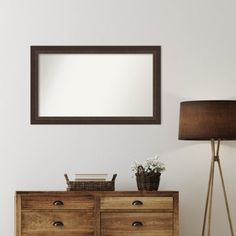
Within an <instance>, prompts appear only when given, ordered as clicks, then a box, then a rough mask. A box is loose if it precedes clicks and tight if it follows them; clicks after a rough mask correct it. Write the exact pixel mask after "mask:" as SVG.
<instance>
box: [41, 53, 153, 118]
mask: <svg viewBox="0 0 236 236" xmlns="http://www.w3.org/2000/svg"><path fill="white" fill-rule="evenodd" d="M152 65H153V62H152V54H125V55H123V54H113V55H110V54H101V55H100V54H72V55H71V54H41V55H39V115H40V116H152V113H153V109H152V108H153V104H152V100H153V91H152V90H153V89H152V88H153V70H152Z"/></svg>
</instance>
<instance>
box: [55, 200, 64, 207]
mask: <svg viewBox="0 0 236 236" xmlns="http://www.w3.org/2000/svg"><path fill="white" fill-rule="evenodd" d="M53 205H54V206H63V205H64V202H63V201H61V200H56V201H55V202H53Z"/></svg>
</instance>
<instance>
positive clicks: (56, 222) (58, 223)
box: [52, 221, 64, 227]
mask: <svg viewBox="0 0 236 236" xmlns="http://www.w3.org/2000/svg"><path fill="white" fill-rule="evenodd" d="M52 225H53V226H54V227H63V226H64V224H63V222H61V221H55V222H53V224H52Z"/></svg>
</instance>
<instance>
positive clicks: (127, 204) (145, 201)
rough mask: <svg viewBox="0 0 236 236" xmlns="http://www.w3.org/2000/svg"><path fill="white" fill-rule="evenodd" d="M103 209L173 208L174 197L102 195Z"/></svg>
mask: <svg viewBox="0 0 236 236" xmlns="http://www.w3.org/2000/svg"><path fill="white" fill-rule="evenodd" d="M101 209H104V210H105V209H120V210H121V209H124V210H140V209H144V210H173V198H172V197H102V198H101Z"/></svg>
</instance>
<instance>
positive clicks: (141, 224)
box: [132, 221, 143, 227]
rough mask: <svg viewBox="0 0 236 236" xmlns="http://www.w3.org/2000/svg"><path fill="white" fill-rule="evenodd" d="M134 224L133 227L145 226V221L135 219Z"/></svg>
mask: <svg viewBox="0 0 236 236" xmlns="http://www.w3.org/2000/svg"><path fill="white" fill-rule="evenodd" d="M132 226H133V227H141V226H143V223H142V222H141V221H134V222H133V223H132Z"/></svg>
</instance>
